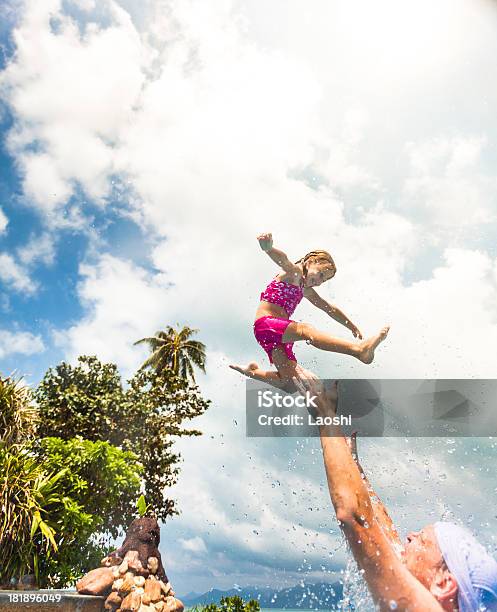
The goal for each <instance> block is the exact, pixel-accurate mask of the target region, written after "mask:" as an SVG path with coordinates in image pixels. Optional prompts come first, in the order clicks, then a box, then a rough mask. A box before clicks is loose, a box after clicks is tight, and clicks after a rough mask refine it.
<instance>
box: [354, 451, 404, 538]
mask: <svg viewBox="0 0 497 612" xmlns="http://www.w3.org/2000/svg"><path fill="white" fill-rule="evenodd" d="M357 467H358V468H359V471H360V472H361V475H362V478H363V481H364V483H365V485H366V488H367V490H368V493H369V499H370V500H371V504H372V507H373V512H374V516H375V518H376V520H377V522H378V523H379V525H380V526H381V528H382V529H383V532H384V533H385V535H386V536H387V538H388V539H389V540H390V541H391V542H393V543H394V544H395V546H396V547H401V546H402V542H401V540H400V537H399V534H398V532H397V529H396V528H395V525H394V523H393V521H392V519H391V518H390V515H389V514H388V512H387V509H386V508H385V505H384V504H383V502H382V501H381V499H380V498H379V496H378V495H377V493H376V491H375V490H374V489H373V487H372V485H371V483H370V482H369V480H368V477H367V476H366V474H365V472H364V470H363V469H362V466H361V464H360V463H359V461H357Z"/></svg>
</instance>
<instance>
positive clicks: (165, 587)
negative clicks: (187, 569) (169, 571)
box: [159, 580, 171, 595]
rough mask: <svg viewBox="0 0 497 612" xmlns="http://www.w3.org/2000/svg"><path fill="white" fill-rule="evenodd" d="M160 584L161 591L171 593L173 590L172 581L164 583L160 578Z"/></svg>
mask: <svg viewBox="0 0 497 612" xmlns="http://www.w3.org/2000/svg"><path fill="white" fill-rule="evenodd" d="M159 584H160V588H161V591H162V592H163V593H164V595H169V593H170V592H171V583H170V582H167V583H164V582H163V581H162V580H160V581H159Z"/></svg>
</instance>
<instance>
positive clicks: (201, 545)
mask: <svg viewBox="0 0 497 612" xmlns="http://www.w3.org/2000/svg"><path fill="white" fill-rule="evenodd" d="M178 542H179V543H180V545H181V547H182V548H183V549H184V550H187V551H189V552H192V553H194V554H199V553H206V552H207V548H206V546H205V542H204V541H203V540H202V538H200V537H198V536H196V537H195V538H190V539H189V540H185V539H183V538H179V540H178Z"/></svg>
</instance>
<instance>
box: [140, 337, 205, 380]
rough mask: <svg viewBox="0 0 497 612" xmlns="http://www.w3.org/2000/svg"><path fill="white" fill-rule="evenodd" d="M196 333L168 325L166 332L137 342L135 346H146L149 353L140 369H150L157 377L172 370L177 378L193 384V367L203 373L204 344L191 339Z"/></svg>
mask: <svg viewBox="0 0 497 612" xmlns="http://www.w3.org/2000/svg"><path fill="white" fill-rule="evenodd" d="M197 331H198V330H197V329H191V328H190V327H183V328H182V329H180V330H176V329H175V328H174V327H171V326H170V325H169V326H168V327H167V328H166V331H157V332H156V333H155V335H154V336H149V337H147V338H141V340H137V342H135V345H136V344H148V346H149V348H150V351H151V355H150V357H148V359H146V361H145V362H144V363H143V365H142V368H152V369H153V370H154V371H155V372H156V373H157V374H159V375H161V374H163V373H164V372H165V371H167V370H172V371H173V372H174V373H175V374H176V375H177V376H180V377H181V378H184V379H186V380H190V381H191V382H195V371H194V366H196V367H198V368H199V369H200V370H202V372H205V344H203V343H202V342H199V341H198V340H192V339H191V337H192V336H193V334H195V333H196V332H197Z"/></svg>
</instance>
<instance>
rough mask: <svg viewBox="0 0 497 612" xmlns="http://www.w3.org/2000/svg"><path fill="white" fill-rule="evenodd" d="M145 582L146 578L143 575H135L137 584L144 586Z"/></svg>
mask: <svg viewBox="0 0 497 612" xmlns="http://www.w3.org/2000/svg"><path fill="white" fill-rule="evenodd" d="M144 584H145V578H144V577H143V576H135V585H136V586H137V587H142V586H143V585H144Z"/></svg>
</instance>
